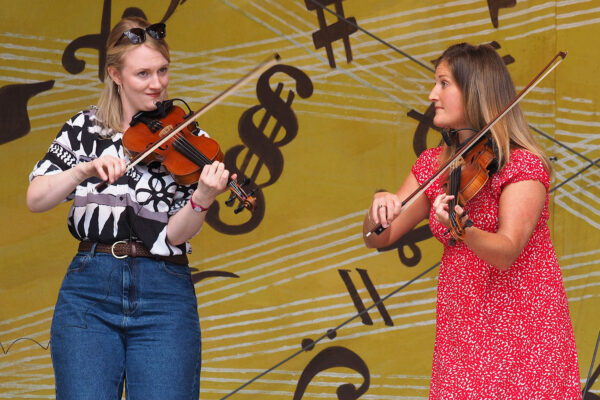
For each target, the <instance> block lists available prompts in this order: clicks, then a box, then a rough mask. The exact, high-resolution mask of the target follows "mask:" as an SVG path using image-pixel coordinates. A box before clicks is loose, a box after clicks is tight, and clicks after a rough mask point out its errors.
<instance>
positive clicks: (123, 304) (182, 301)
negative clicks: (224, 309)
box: [50, 250, 200, 400]
mask: <svg viewBox="0 0 600 400" xmlns="http://www.w3.org/2000/svg"><path fill="white" fill-rule="evenodd" d="M50 346H51V354H52V364H53V366H54V374H55V378H56V380H55V383H56V397H57V399H58V400H71V399H77V400H86V399H94V400H103V399H107V400H108V399H110V400H115V399H120V398H121V396H122V392H123V383H124V382H125V393H126V397H127V399H129V400H142V399H143V400H150V399H161V400H164V399H181V400H190V399H193V400H197V399H198V397H199V386H200V323H199V319H198V310H197V302H196V294H195V291H194V285H193V283H192V279H191V274H190V269H189V267H187V266H181V265H177V264H171V263H168V262H164V261H158V260H155V259H150V258H141V257H138V258H132V257H128V258H125V259H122V260H119V259H116V258H114V257H113V256H112V255H110V254H106V253H96V254H94V253H93V250H92V252H90V253H77V255H76V256H75V257H74V258H73V261H72V263H71V265H70V266H69V269H68V271H67V274H66V276H65V278H64V280H63V283H62V286H61V288H60V292H59V294H58V301H57V303H56V308H55V310H54V317H53V319H52V329H51V332H50Z"/></svg>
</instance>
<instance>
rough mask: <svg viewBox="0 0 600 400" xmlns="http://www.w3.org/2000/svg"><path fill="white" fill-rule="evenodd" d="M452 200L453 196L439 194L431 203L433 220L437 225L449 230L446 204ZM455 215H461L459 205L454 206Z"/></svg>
mask: <svg viewBox="0 0 600 400" xmlns="http://www.w3.org/2000/svg"><path fill="white" fill-rule="evenodd" d="M452 199H454V196H451V195H448V194H446V193H442V194H440V195H439V196H438V197H436V198H435V200H434V202H433V208H434V210H435V219H436V220H438V222H439V223H441V224H442V225H444V226H445V227H446V228H450V215H449V213H448V210H449V205H448V202H450V200H452ZM454 210H455V211H456V214H458V215H462V213H463V211H464V210H463V208H462V207H461V206H459V205H456V207H455V208H454Z"/></svg>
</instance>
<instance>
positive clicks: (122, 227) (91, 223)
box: [29, 108, 206, 256]
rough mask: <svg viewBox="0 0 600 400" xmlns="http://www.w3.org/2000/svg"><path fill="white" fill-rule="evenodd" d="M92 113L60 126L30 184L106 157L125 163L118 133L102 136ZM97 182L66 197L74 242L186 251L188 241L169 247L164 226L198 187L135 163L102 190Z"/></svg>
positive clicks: (156, 251)
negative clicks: (131, 243)
mask: <svg viewBox="0 0 600 400" xmlns="http://www.w3.org/2000/svg"><path fill="white" fill-rule="evenodd" d="M95 114H96V109H95V108H92V109H90V110H86V111H81V112H79V113H78V114H76V115H75V116H74V117H73V118H71V119H70V120H68V121H67V122H66V123H65V125H64V126H63V128H62V129H61V131H60V133H59V134H58V136H57V137H56V139H54V141H53V142H52V144H51V145H50V148H49V149H48V153H46V155H45V156H44V158H43V159H41V160H40V161H38V163H37V164H36V165H35V167H34V169H33V171H32V172H31V174H30V175H29V180H30V181H31V180H32V179H33V178H34V177H36V176H39V175H52V174H57V173H59V172H62V171H64V170H67V169H69V168H71V167H73V166H74V165H76V164H77V163H79V162H84V161H90V160H93V159H95V158H98V157H100V156H102V155H106V154H109V155H112V156H114V157H118V158H122V159H125V160H126V161H128V160H129V157H128V156H127V154H126V153H125V152H124V151H123V146H122V144H121V138H122V137H123V134H122V133H117V134H115V135H114V136H112V137H111V138H110V139H106V138H104V137H103V136H105V135H103V134H102V133H103V132H102V130H103V128H102V127H100V126H99V125H98V124H96V123H95ZM201 134H204V135H206V133H205V132H203V131H201ZM98 183H100V179H98V178H95V177H94V178H90V179H87V180H85V181H84V182H82V183H81V184H79V185H78V186H77V188H76V189H75V190H74V191H73V192H72V193H71V194H70V195H69V196H68V197H67V198H66V199H65V201H66V200H73V206H72V207H71V210H70V212H69V216H68V226H69V230H70V232H71V234H72V235H73V236H74V237H75V238H76V239H78V240H91V241H93V242H100V243H114V242H115V241H118V240H140V241H142V242H143V243H144V244H145V245H146V247H147V248H148V249H150V252H151V253H152V254H156V255H161V256H167V255H177V254H182V253H184V252H186V253H190V252H191V247H190V245H189V243H187V242H186V243H185V244H182V245H180V246H173V245H171V244H169V243H168V241H167V239H166V235H167V222H168V219H169V216H171V215H173V214H175V213H176V212H177V211H178V210H179V209H181V208H182V207H183V206H185V204H186V203H187V202H188V200H189V199H190V197H191V196H192V193H193V192H194V190H195V189H196V186H197V184H193V185H190V186H182V185H179V184H177V183H176V182H175V181H174V180H173V177H172V176H171V175H170V174H169V172H168V171H167V170H166V169H165V168H164V167H163V166H162V165H160V164H158V163H153V164H150V165H149V166H146V165H143V164H137V165H136V166H135V167H134V168H132V169H131V170H129V171H128V172H127V173H126V174H125V175H123V176H122V177H121V178H119V179H118V180H117V181H116V182H115V183H114V184H112V185H108V186H107V187H106V188H105V189H104V190H103V191H101V192H98V191H97V190H96V189H95V187H96V185H97V184H98Z"/></svg>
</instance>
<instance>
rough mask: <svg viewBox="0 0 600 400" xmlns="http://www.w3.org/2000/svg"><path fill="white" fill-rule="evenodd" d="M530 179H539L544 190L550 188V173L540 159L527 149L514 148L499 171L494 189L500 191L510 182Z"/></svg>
mask: <svg viewBox="0 0 600 400" xmlns="http://www.w3.org/2000/svg"><path fill="white" fill-rule="evenodd" d="M531 180H534V181H540V182H541V183H542V184H543V185H544V187H545V188H546V191H548V190H549V188H550V174H549V173H548V171H546V168H545V167H544V163H543V162H542V160H541V159H540V158H539V157H538V156H536V155H535V154H533V153H531V152H529V151H527V150H524V149H516V150H513V151H512V152H511V154H510V160H509V162H508V163H507V164H506V165H505V166H504V168H502V170H501V171H500V172H499V175H498V179H497V180H496V184H495V185H494V186H495V188H494V189H496V190H498V191H502V189H503V188H504V187H505V186H506V185H510V184H511V183H516V182H521V181H531Z"/></svg>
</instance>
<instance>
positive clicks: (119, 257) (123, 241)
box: [110, 240, 127, 259]
mask: <svg viewBox="0 0 600 400" xmlns="http://www.w3.org/2000/svg"><path fill="white" fill-rule="evenodd" d="M118 243H123V244H127V242H126V241H125V240H119V241H118V242H114V243H113V244H112V246H110V252H111V253H112V255H113V257H114V258H118V259H123V258H127V254H124V255H122V256H118V255H116V254H115V246H116V245H117V244H118Z"/></svg>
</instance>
